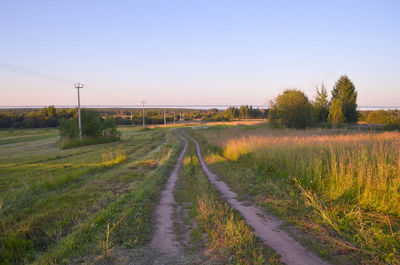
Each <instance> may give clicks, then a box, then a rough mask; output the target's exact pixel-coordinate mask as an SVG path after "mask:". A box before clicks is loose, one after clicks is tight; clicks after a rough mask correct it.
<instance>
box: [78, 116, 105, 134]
mask: <svg viewBox="0 0 400 265" xmlns="http://www.w3.org/2000/svg"><path fill="white" fill-rule="evenodd" d="M81 119H82V135H85V136H92V137H99V136H101V131H102V126H101V120H100V115H99V113H98V112H97V111H95V110H90V109H82V110H81Z"/></svg>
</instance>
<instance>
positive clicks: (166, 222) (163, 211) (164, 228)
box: [150, 135, 188, 255]
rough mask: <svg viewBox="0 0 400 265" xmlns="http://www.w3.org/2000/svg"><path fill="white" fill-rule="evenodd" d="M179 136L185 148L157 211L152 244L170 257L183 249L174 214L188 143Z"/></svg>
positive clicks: (162, 194)
mask: <svg viewBox="0 0 400 265" xmlns="http://www.w3.org/2000/svg"><path fill="white" fill-rule="evenodd" d="M178 136H179V138H181V139H182V141H183V142H184V144H185V146H184V147H183V150H182V152H181V154H180V155H179V158H178V160H177V162H176V165H175V168H174V170H173V171H172V173H171V175H170V177H169V179H168V182H167V185H166V188H165V190H164V191H163V192H162V193H161V200H160V203H159V205H158V206H157V208H156V210H155V211H156V229H155V233H154V236H153V239H152V241H151V243H150V246H151V247H153V248H156V249H159V250H160V251H162V252H164V253H166V254H169V255H174V254H176V253H178V252H179V250H180V248H181V247H180V244H179V242H178V241H177V240H176V237H175V235H174V233H173V220H172V213H173V210H174V204H175V200H174V189H175V183H176V181H177V179H178V172H179V169H180V166H181V164H182V160H183V157H184V156H185V153H186V149H187V145H188V143H187V141H186V139H184V138H183V137H182V136H181V135H178Z"/></svg>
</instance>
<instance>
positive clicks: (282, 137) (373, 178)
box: [193, 128, 400, 264]
mask: <svg viewBox="0 0 400 265" xmlns="http://www.w3.org/2000/svg"><path fill="white" fill-rule="evenodd" d="M193 133H194V135H195V137H197V139H199V140H200V141H201V142H202V146H203V149H204V150H206V151H205V154H206V162H207V163H208V164H209V165H210V167H211V168H212V169H213V170H214V171H216V172H218V174H219V175H221V176H224V181H226V182H227V183H228V184H229V185H230V186H231V187H232V188H233V189H234V190H235V191H236V192H238V193H239V195H240V196H241V199H242V200H250V201H253V202H255V203H257V204H259V205H261V206H263V207H265V208H266V209H267V210H269V211H272V212H273V213H274V214H275V215H278V216H279V217H281V218H282V219H284V220H286V221H288V222H289V223H291V224H294V225H295V226H297V227H298V228H300V229H301V230H302V231H303V232H306V235H305V237H304V236H299V240H302V241H305V242H308V244H309V245H310V247H311V248H314V250H317V251H318V252H319V253H320V254H321V255H324V256H329V257H330V258H332V260H333V261H334V260H336V261H337V262H338V263H346V262H347V263H351V264H399V263H400V256H399V251H398V249H400V240H399V237H400V220H399V217H400V214H399V213H400V212H399V209H400V208H399V205H400V204H399V203H398V202H399V193H400V189H399V187H400V179H399V176H400V171H399V168H400V164H399V157H400V155H399V141H398V139H399V135H398V134H395V133H393V134H372V133H369V134H368V133H363V134H356V135H354V132H351V131H344V132H341V131H331V130H328V131H324V130H315V131H294V130H270V129H267V128H264V129H254V130H253V129H246V130H244V129H241V128H232V129H221V128H215V129H214V128H211V129H208V130H207V131H200V130H198V131H197V130H196V131H193ZM243 136H245V137H243ZM295 236H298V235H296V234H295ZM327 249H329V250H330V251H326V250H327Z"/></svg>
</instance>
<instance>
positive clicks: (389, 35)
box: [0, 0, 400, 106]
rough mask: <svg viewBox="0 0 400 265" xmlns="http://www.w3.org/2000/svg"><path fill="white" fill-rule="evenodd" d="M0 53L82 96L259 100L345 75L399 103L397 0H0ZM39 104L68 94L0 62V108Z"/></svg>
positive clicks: (370, 96)
mask: <svg viewBox="0 0 400 265" xmlns="http://www.w3.org/2000/svg"><path fill="white" fill-rule="evenodd" d="M0 61H1V62H7V63H11V64H14V65H18V66H21V67H24V68H28V69H31V70H34V71H36V72H40V73H45V74H48V75H52V76H56V77H60V78H63V79H67V80H72V81H79V82H82V83H84V84H88V85H90V86H91V87H93V88H96V89H98V90H101V91H103V92H105V93H106V94H107V95H106V94H98V93H92V91H90V90H84V91H83V92H82V104H84V105H115V104H123V105H126V104H130V103H132V104H138V103H139V101H141V100H146V101H147V102H149V103H150V104H179V105H191V104H224V105H225V104H235V105H239V104H254V105H260V104H265V103H267V102H268V101H269V100H270V99H272V98H274V97H276V96H277V95H278V94H279V93H281V92H282V91H283V90H284V89H285V88H298V89H301V90H303V91H304V92H306V94H307V95H308V96H309V97H310V98H313V97H314V95H315V87H316V86H317V85H318V84H321V82H324V83H325V84H326V86H327V88H328V89H329V90H331V89H332V87H333V85H334V83H335V80H337V79H338V78H339V77H340V75H342V74H347V75H348V76H349V77H350V79H351V80H352V81H353V82H354V84H355V86H356V89H357V90H358V94H359V97H358V103H359V105H362V106H399V105H400V1H378V0H376V1H367V0H363V1H351V0H348V1H337V0H335V1H321V0H320V1H285V0H282V1H278V0H277V1H267V0H265V1H251V0H249V1H245V0H242V1H234V0H229V1H222V0H221V1H220V0H212V1H205V0H197V1H196V0H184V1H183V0H182V1H174V0H162V1H151V0H143V1H115V0H113V1H99V0H96V1H94V0H93V1H90V0H79V1H78V0H76V1H75V0H68V1H67V0H64V1H54V0H48V1H42V0H35V1H32V0H29V1H28V0H27V1H22V0H1V1H0ZM110 94H112V95H113V97H111V96H108V95H110ZM49 104H55V105H74V104H76V91H75V90H74V88H73V87H72V86H71V85H65V84H62V83H56V82H50V81H46V80H41V79H35V78H32V77H27V76H23V75H19V74H16V73H14V72H8V71H5V70H4V69H0V106H5V105H7V106H10V105H49Z"/></svg>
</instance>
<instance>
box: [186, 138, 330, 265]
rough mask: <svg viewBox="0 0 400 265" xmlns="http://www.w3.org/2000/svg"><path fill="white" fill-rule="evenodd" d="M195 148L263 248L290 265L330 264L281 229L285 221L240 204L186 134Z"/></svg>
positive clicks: (211, 178) (222, 192) (197, 146)
mask: <svg viewBox="0 0 400 265" xmlns="http://www.w3.org/2000/svg"><path fill="white" fill-rule="evenodd" d="M183 133H184V135H185V136H186V137H188V138H189V139H190V140H191V141H192V142H193V143H194V144H195V145H196V149H197V156H198V158H199V161H200V164H201V167H202V168H203V171H204V173H205V174H206V175H207V177H208V179H209V180H210V182H211V183H212V184H213V185H214V186H215V187H216V188H217V189H218V190H219V191H220V192H221V194H222V196H223V197H224V198H225V199H226V200H227V201H228V203H229V204H230V205H231V206H232V207H233V208H235V209H236V210H237V211H239V212H240V214H241V215H242V216H243V217H244V219H245V220H246V222H247V224H249V225H250V226H251V227H253V229H254V234H255V235H256V236H257V237H258V238H260V239H261V240H262V241H263V242H264V244H266V245H268V246H269V247H271V248H273V249H274V250H275V251H276V252H277V253H279V254H280V255H281V259H282V261H283V262H284V263H286V264H288V265H325V264H329V263H327V262H326V261H324V260H322V259H321V258H319V257H318V256H316V255H315V254H314V253H312V252H310V251H308V250H306V249H305V248H304V247H303V246H301V245H300V244H299V243H298V242H297V241H296V240H294V239H293V237H291V236H290V235H289V234H288V233H287V232H286V231H284V230H282V229H281V228H280V226H281V224H282V221H280V220H279V219H277V218H276V217H274V216H271V215H269V214H267V213H266V212H265V211H264V210H262V209H261V208H259V207H255V206H248V205H245V204H244V203H242V202H240V201H238V199H237V194H236V193H235V192H233V191H231V190H230V188H229V187H228V186H227V185H226V183H225V182H223V181H220V180H218V176H217V175H215V174H214V173H212V172H211V171H210V170H209V169H208V167H207V165H206V163H205V162H204V160H203V157H202V155H201V151H200V145H199V144H198V143H197V141H195V140H194V139H193V138H192V137H190V136H189V135H187V134H186V133H185V132H183Z"/></svg>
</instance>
